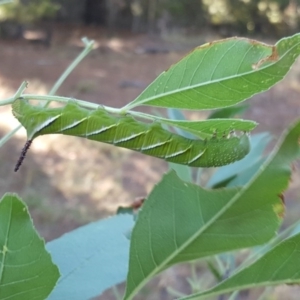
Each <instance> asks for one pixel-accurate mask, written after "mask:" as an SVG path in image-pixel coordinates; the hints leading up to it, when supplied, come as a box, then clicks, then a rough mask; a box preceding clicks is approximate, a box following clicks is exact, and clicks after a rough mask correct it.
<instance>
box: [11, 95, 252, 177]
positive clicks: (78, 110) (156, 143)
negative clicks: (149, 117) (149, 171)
mask: <svg viewBox="0 0 300 300" xmlns="http://www.w3.org/2000/svg"><path fill="white" fill-rule="evenodd" d="M12 109H13V115H14V116H15V117H16V118H17V119H18V120H19V122H20V123H21V124H22V125H23V126H24V127H25V129H26V130H27V138H28V140H27V143H26V144H25V147H24V148H23V150H22V154H21V156H20V159H19V161H18V163H17V165H16V167H15V171H17V170H18V169H19V167H20V166H21V164H22V162H23V160H24V158H25V155H26V152H27V150H28V149H29V147H30V145H31V143H32V141H33V139H35V138H36V137H38V136H39V135H43V134H53V133H60V134H66V135H73V136H78V137H85V138H87V139H90V140H95V141H100V142H104V143H109V144H114V145H115V146H118V147H124V148H128V149H132V150H135V151H139V152H141V153H144V154H147V155H151V156H155V157H158V158H161V159H165V160H166V161H169V162H173V163H177V164H183V165H189V166H193V167H217V166H222V165H226V164H230V163H232V162H235V161H237V160H240V159H242V158H243V157H244V156H245V155H246V154H247V153H248V152H249V149H250V143H249V138H248V135H247V134H243V135H242V136H241V137H232V136H230V137H226V138H225V137H223V138H221V139H218V138H216V137H214V138H212V139H210V140H193V139H187V138H185V137H183V136H180V135H177V134H174V133H171V132H170V131H168V130H165V129H163V128H162V127H161V125H160V124H159V123H158V122H153V123H151V124H147V123H143V122H139V121H137V120H135V119H134V118H132V117H131V116H129V115H124V116H121V115H116V116H114V115H112V114H109V113H108V112H107V111H106V110H105V109H104V108H98V109H96V110H88V109H85V108H82V107H79V106H78V105H77V104H76V103H75V102H69V103H67V105H66V106H64V107H62V108H42V107H38V106H33V105H31V104H29V103H28V101H27V100H24V99H22V98H19V99H17V100H15V101H14V102H13V104H12Z"/></svg>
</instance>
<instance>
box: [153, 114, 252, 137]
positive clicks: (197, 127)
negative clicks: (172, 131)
mask: <svg viewBox="0 0 300 300" xmlns="http://www.w3.org/2000/svg"><path fill="white" fill-rule="evenodd" d="M157 119H158V120H159V121H160V122H161V123H163V124H168V125H172V126H176V127H178V128H181V129H183V130H185V131H188V132H190V133H193V134H194V135H196V136H199V137H201V138H211V137H212V136H214V135H215V134H217V135H218V136H222V135H224V134H225V135H228V134H229V133H230V132H231V131H245V132H249V131H251V130H253V129H254V128H255V127H256V126H257V123H256V122H254V121H249V120H239V119H209V120H203V121H180V120H171V119H164V118H157Z"/></svg>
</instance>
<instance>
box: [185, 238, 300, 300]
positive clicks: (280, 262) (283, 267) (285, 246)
mask: <svg viewBox="0 0 300 300" xmlns="http://www.w3.org/2000/svg"><path fill="white" fill-rule="evenodd" d="M299 253H300V234H297V235H295V236H293V237H291V238H288V239H286V240H285V241H283V242H281V243H280V244H278V245H277V246H276V247H274V248H273V249H272V250H270V251H269V252H267V253H266V254H265V255H263V256H262V257H261V258H260V259H258V260H257V261H256V262H254V263H253V264H252V265H250V266H248V267H247V268H244V269H243V270H241V271H239V272H238V273H236V274H234V275H233V276H231V277H230V278H229V279H227V280H225V281H223V282H221V283H220V284H218V285H217V286H215V287H214V288H212V289H210V290H208V291H205V292H203V293H197V294H193V295H190V296H188V297H183V298H181V299H182V300H188V299H189V300H192V299H207V297H212V296H216V295H220V294H225V293H228V292H232V291H236V290H243V289H249V288H252V287H260V286H268V285H278V284H299V283H300V272H299V266H300V255H299Z"/></svg>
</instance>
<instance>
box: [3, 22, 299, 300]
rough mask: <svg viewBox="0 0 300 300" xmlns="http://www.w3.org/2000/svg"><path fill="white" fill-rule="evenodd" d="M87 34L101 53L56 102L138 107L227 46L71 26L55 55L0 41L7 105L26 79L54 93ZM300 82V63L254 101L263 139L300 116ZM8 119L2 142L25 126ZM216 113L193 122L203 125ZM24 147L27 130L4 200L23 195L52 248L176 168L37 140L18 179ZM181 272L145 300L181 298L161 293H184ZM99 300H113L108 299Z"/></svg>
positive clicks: (6, 172) (7, 176)
mask: <svg viewBox="0 0 300 300" xmlns="http://www.w3.org/2000/svg"><path fill="white" fill-rule="evenodd" d="M82 36H87V37H88V38H90V39H94V40H95V41H96V47H95V49H94V50H93V51H92V52H91V54H90V55H89V56H88V57H87V58H85V60H84V61H83V62H81V64H80V65H79V66H78V67H77V68H76V69H75V71H74V72H73V73H72V74H71V75H70V76H69V77H68V79H67V80H66V81H65V83H64V84H63V86H62V87H61V88H60V90H59V91H58V93H57V94H59V95H62V96H67V97H74V98H77V99H83V100H87V101H92V102H95V103H99V104H104V105H107V106H112V107H121V106H124V105H125V104H126V103H128V102H130V101H132V100H133V99H134V98H135V97H136V96H138V95H139V93H140V92H141V91H142V90H143V89H144V88H145V87H146V86H147V85H148V84H149V83H151V81H152V80H154V79H155V78H156V77H157V76H158V75H159V74H160V73H161V72H162V71H164V70H165V69H167V68H168V67H169V66H170V65H171V64H172V63H175V62H176V61H178V60H179V59H180V58H181V57H183V56H184V55H185V54H186V53H187V52H189V51H190V50H191V49H192V48H193V47H194V46H197V45H201V44H203V43H205V42H208V41H212V40H215V39H218V38H219V37H217V36H214V35H211V34H207V35H205V36H204V35H202V36H193V37H189V36H185V37H183V36H180V35H178V36H175V35H174V36H169V37H168V38H164V39H163V38H157V37H149V36H145V35H136V36H133V35H130V34H127V33H124V32H123V33H120V34H118V35H117V36H115V37H113V38H108V37H107V35H106V33H105V32H104V31H102V30H101V29H91V28H83V27H78V28H77V27H74V26H72V27H57V28H56V30H55V31H54V36H53V41H52V45H51V47H49V48H46V47H44V46H43V45H33V44H29V43H28V42H26V41H7V40H6V41H3V40H0V98H1V99H5V98H8V97H11V96H12V95H13V94H14V93H15V91H16V89H17V88H18V87H19V85H20V83H21V82H22V81H23V80H28V81H29V83H30V85H29V88H28V90H27V91H26V93H27V92H28V93H34V94H47V91H49V90H50V88H51V87H52V85H53V84H54V82H55V81H56V79H57V78H58V77H59V76H60V74H61V73H62V72H63V71H64V70H65V69H66V68H67V66H68V65H69V64H70V63H71V62H72V61H73V59H74V58H75V57H76V56H77V55H78V54H79V53H80V51H81V50H82V48H83V45H82V43H81V41H80V38H81V37H82ZM260 40H261V39H260ZM263 41H265V42H268V43H274V41H273V40H266V39H263ZM146 48H153V49H156V50H157V53H155V54H153V53H152V54H147V53H142V52H143V51H142V50H143V49H146ZM299 80H300V63H299V62H297V63H296V64H295V65H294V66H293V68H292V70H291V72H290V73H289V74H288V76H287V77H286V78H285V79H284V81H282V82H281V83H279V84H278V85H277V86H275V87H274V88H272V89H271V90H270V91H268V92H266V93H264V94H261V95H257V96H255V97H254V98H253V99H251V100H248V102H247V103H248V104H249V105H250V107H249V110H248V111H247V113H246V114H245V116H244V117H245V118H249V119H253V120H255V121H257V122H259V123H260V125H259V126H258V128H257V129H256V132H262V131H269V132H271V133H272V134H273V135H274V137H275V139H276V138H278V136H279V134H280V133H281V132H282V131H283V130H284V128H286V126H288V124H290V123H291V122H292V121H293V120H295V119H296V118H298V116H299V115H300V102H299V90H300V87H299ZM128 81H130V82H128ZM148 111H150V110H149V108H148ZM0 113H1V115H0V135H1V136H3V135H5V134H6V133H8V132H9V131H10V130H11V129H12V128H14V127H15V126H16V125H17V124H18V123H17V121H16V120H14V119H13V117H12V116H11V113H10V107H9V106H8V107H0ZM207 114H208V112H207V113H191V114H190V115H189V116H190V117H191V118H197V119H204V118H205V117H206V115H207ZM25 140H26V138H25V132H24V131H20V132H18V134H16V135H15V136H14V138H12V139H11V140H10V141H9V142H8V143H6V144H5V146H3V147H2V148H1V151H0V162H1V168H0V192H1V195H2V194H4V193H5V192H16V193H18V194H19V195H20V196H21V197H22V198H23V199H24V200H25V201H26V202H27V203H28V205H29V207H30V212H31V214H32V216H33V219H34V223H35V225H36V227H37V229H38V231H39V232H40V234H41V235H42V236H43V237H44V238H45V239H46V240H47V241H49V240H51V239H54V238H56V237H59V236H60V235H61V234H63V233H64V232H67V231H70V230H72V229H74V228H76V227H78V226H80V225H83V224H85V223H88V222H90V221H93V220H98V219H100V218H104V217H106V216H109V215H112V214H114V213H115V212H116V209H117V207H118V206H119V205H128V204H130V203H132V202H133V201H134V200H135V198H137V197H144V196H146V195H147V194H148V193H149V192H150V191H151V189H152V187H153V185H154V184H155V183H157V182H158V181H159V180H160V178H161V175H162V174H163V173H164V172H165V171H166V170H167V164H166V163H164V162H162V161H161V160H158V159H155V158H151V157H147V156H144V155H141V154H138V153H135V152H132V151H129V150H125V149H121V148H116V147H113V146H110V145H105V144H101V143H96V142H91V141H87V140H84V139H78V138H72V137H66V136H55V135H53V136H46V137H40V138H38V139H37V140H35V141H34V143H33V145H32V147H31V149H30V151H29V153H28V154H27V157H26V159H25V162H24V164H23V165H22V167H21V170H20V171H19V172H18V173H14V171H13V169H14V165H15V163H16V161H17V159H18V157H19V154H20V151H21V149H22V147H23V145H24V143H25ZM299 183H300V178H299V174H298V173H297V172H295V174H294V175H293V180H292V184H291V190H290V191H289V192H287V193H286V201H287V206H288V208H293V209H292V210H291V209H289V210H288V211H287V217H288V219H289V220H292V219H293V220H295V219H298V214H299ZM174 270H176V272H175V273H176V276H175V277H174V274H175V273H174V272H173V271H172V272H171V273H170V272H169V273H167V275H166V276H165V277H164V278H163V280H162V279H159V280H157V281H156V283H157V284H159V286H160V287H161V288H160V289H159V291H157V292H155V293H153V290H152V291H151V292H150V291H148V293H147V291H146V292H145V293H146V294H143V295H141V296H140V298H139V299H172V297H170V296H169V295H168V294H167V293H166V291H165V289H164V288H162V287H165V286H167V285H168V284H167V283H166V282H168V280H169V281H170V278H172V280H173V281H174V282H175V285H176V286H178V285H182V281H183V279H184V278H185V277H186V276H187V275H186V272H188V271H187V268H181V269H178V268H177V269H176V268H175V269H174ZM170 274H171V275H170ZM172 280H171V281H172ZM174 282H173V283H174ZM281 289H282V287H281ZM292 289H293V288H290V289H289V292H288V294H289V295H290V296H291V297H290V298H285V299H296V298H293V292H292ZM276 294H277V296H278V295H279V294H280V292H278V291H277V292H276ZM153 297H154V298H153ZM99 299H113V298H110V296H109V293H107V294H105V295H104V296H102V297H101V298H99ZM278 299H280V298H278Z"/></svg>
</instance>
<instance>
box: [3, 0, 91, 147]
mask: <svg viewBox="0 0 300 300" xmlns="http://www.w3.org/2000/svg"><path fill="white" fill-rule="evenodd" d="M0 3H1V2H0ZM82 42H83V43H84V44H85V47H84V49H83V51H82V52H81V53H80V54H79V55H78V56H77V57H76V58H75V60H74V61H73V62H72V63H71V64H70V66H69V67H68V68H67V69H66V70H65V71H64V72H63V73H62V75H61V76H60V77H59V79H58V80H57V81H56V82H55V84H54V85H53V87H52V89H51V90H50V92H49V94H50V95H53V94H55V93H56V91H57V90H58V89H59V87H60V86H61V85H62V83H63V82H64V81H65V79H66V78H67V77H68V76H69V75H70V73H71V72H72V71H73V70H74V69H75V67H77V65H78V64H79V63H80V62H81V61H82V60H83V58H85V57H86V56H87V55H88V54H89V52H90V51H91V50H92V49H93V46H94V41H93V40H91V41H89V40H88V39H87V38H83V39H82ZM27 84H28V83H27V82H26V81H24V82H22V84H21V85H20V87H19V89H18V90H17V92H16V93H15V95H14V96H13V97H11V98H8V99H5V100H2V101H0V106H2V105H7V104H11V103H13V102H14V101H15V100H16V99H18V98H20V97H24V96H30V95H22V93H23V91H24V90H25V89H26V87H27ZM31 96H34V95H31ZM39 97H41V98H42V99H40V100H46V101H48V102H47V103H45V105H44V107H46V106H48V105H49V103H50V101H52V100H56V99H57V98H59V99H60V98H63V99H68V101H69V100H70V98H65V97H54V96H52V97H54V99H51V98H50V97H51V96H34V97H33V98H34V99H37V100H38V98H39ZM47 97H48V98H47ZM24 98H25V97H24ZM28 99H29V98H28ZM56 101H59V100H56ZM61 101H62V102H66V100H62V99H61ZM78 101H79V100H78ZM79 102H84V103H88V102H85V101H79ZM95 105H96V104H94V106H92V107H95ZM86 107H87V106H86ZM20 128H22V126H21V125H19V126H17V127H16V128H15V129H13V130H12V131H11V132H9V133H8V134H6V135H5V136H4V137H3V138H2V139H0V147H1V146H2V145H3V144H5V143H6V142H7V141H8V140H9V139H10V138H11V137H12V136H13V135H14V134H15V133H16V132H17V131H18V130H19V129H20Z"/></svg>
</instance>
